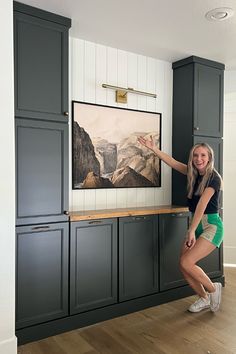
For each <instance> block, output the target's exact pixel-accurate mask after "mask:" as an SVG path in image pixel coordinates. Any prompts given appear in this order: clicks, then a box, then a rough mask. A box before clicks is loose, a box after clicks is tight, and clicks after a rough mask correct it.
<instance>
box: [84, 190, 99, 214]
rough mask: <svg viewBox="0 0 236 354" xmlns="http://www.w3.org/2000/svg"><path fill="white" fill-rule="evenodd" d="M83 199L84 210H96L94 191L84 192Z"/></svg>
mask: <svg viewBox="0 0 236 354" xmlns="http://www.w3.org/2000/svg"><path fill="white" fill-rule="evenodd" d="M85 193H86V194H85V196H86V197H85V198H84V210H94V209H96V190H95V189H88V190H86V191H85Z"/></svg>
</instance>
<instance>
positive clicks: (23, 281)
mask: <svg viewBox="0 0 236 354" xmlns="http://www.w3.org/2000/svg"><path fill="white" fill-rule="evenodd" d="M68 246H69V235H68V223H58V224H57V223H55V224H40V225H34V226H19V227H17V228H16V328H17V329H18V328H23V327H27V326H31V325H35V324H39V323H43V322H46V321H50V320H53V319H57V318H61V317H64V316H67V315H68Z"/></svg>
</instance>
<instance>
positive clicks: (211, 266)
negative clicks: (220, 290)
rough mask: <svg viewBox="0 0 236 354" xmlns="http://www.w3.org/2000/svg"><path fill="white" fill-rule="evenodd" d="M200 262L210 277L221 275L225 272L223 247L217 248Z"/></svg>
mask: <svg viewBox="0 0 236 354" xmlns="http://www.w3.org/2000/svg"><path fill="white" fill-rule="evenodd" d="M198 264H199V266H200V267H201V268H202V269H203V270H204V272H206V273H207V275H208V276H209V277H210V278H216V277H220V276H221V275H222V274H223V247H222V246H221V247H220V248H216V249H215V250H214V251H213V252H212V253H211V254H209V255H208V256H207V257H206V258H204V259H202V260H201V261H200V262H198Z"/></svg>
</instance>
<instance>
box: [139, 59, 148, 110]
mask: <svg viewBox="0 0 236 354" xmlns="http://www.w3.org/2000/svg"><path fill="white" fill-rule="evenodd" d="M137 74H138V78H137V83H138V87H137V90H139V91H146V90H147V58H146V57H144V56H143V55H138V73H137ZM138 109H139V110H141V111H146V110H147V97H146V96H141V95H138Z"/></svg>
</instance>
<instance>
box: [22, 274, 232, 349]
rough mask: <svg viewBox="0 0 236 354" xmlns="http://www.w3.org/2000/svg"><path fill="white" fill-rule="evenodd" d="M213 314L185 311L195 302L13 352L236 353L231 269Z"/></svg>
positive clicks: (136, 315) (135, 315)
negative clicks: (220, 299) (217, 308)
mask: <svg viewBox="0 0 236 354" xmlns="http://www.w3.org/2000/svg"><path fill="white" fill-rule="evenodd" d="M225 279H226V286H225V288H223V296H222V304H221V308H220V310H219V311H218V312H217V313H215V314H214V313H212V312H210V311H208V310H206V311H203V312H200V313H195V314H191V313H189V312H187V311H186V309H187V308H188V306H189V305H190V304H191V303H192V302H193V301H194V300H195V297H188V298H185V299H182V300H177V301H173V302H170V303H168V304H164V305H160V306H156V307H152V308H149V309H146V310H143V311H140V312H136V313H132V314H129V315H126V316H122V317H119V318H115V319H113V320H109V321H105V322H102V323H99V324H96V325H93V326H89V327H86V328H82V329H78V330H74V331H71V332H67V333H63V334H61V335H57V336H54V337H50V338H47V339H44V340H41V341H38V342H33V343H28V344H26V345H23V346H20V347H19V348H18V353H19V354H98V353H101V354H130V353H139V354H154V353H155V354H207V353H208V354H209V353H210V354H235V353H236V268H225Z"/></svg>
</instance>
